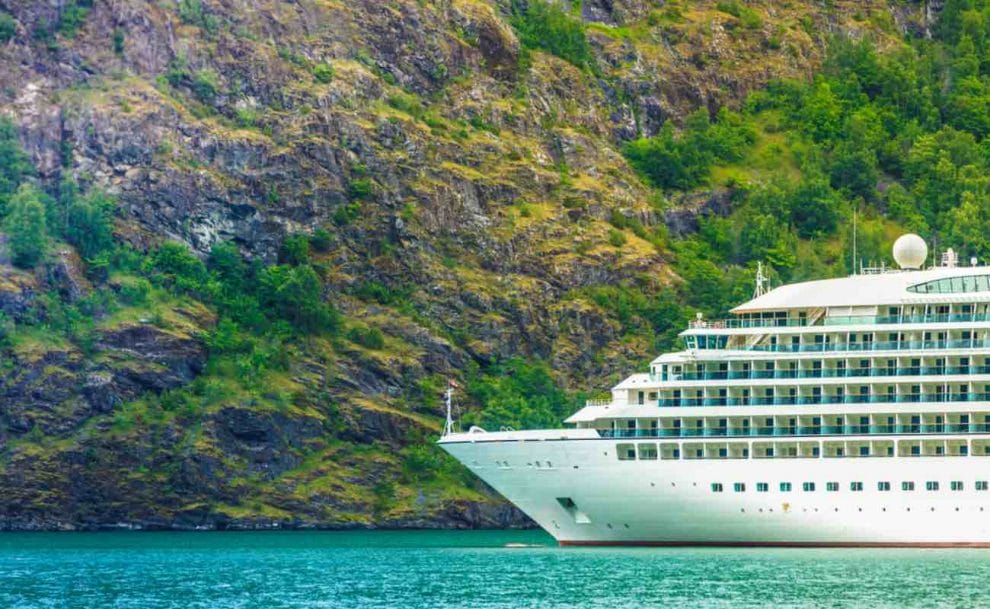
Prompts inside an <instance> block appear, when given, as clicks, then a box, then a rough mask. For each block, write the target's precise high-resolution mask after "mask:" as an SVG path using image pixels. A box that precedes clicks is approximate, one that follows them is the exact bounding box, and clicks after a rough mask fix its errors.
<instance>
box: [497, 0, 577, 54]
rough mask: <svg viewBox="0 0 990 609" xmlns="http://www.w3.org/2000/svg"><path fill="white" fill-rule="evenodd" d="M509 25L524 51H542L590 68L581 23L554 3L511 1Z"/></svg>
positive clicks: (528, 0)
mask: <svg viewBox="0 0 990 609" xmlns="http://www.w3.org/2000/svg"><path fill="white" fill-rule="evenodd" d="M511 23H512V27H514V28H515V30H516V33H517V35H518V36H519V42H520V43H522V45H523V46H524V47H525V48H527V49H538V50H541V51H546V52H547V53H550V54H552V55H556V56H557V57H560V58H561V59H563V60H565V61H569V62H571V63H572V64H574V65H575V66H577V67H579V68H582V69H594V67H595V58H594V55H593V54H592V52H591V46H590V45H589V44H588V39H587V37H586V36H585V34H584V23H582V22H581V20H580V19H578V18H576V17H573V16H571V15H569V14H567V13H566V12H564V10H563V9H561V8H560V6H559V5H558V4H557V3H553V2H548V1H546V0H527V1H526V2H522V1H520V0H512V19H511Z"/></svg>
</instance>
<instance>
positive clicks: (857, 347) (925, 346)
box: [720, 338, 990, 378]
mask: <svg viewBox="0 0 990 609" xmlns="http://www.w3.org/2000/svg"><path fill="white" fill-rule="evenodd" d="M987 348H990V340H981V339H965V338H961V339H952V340H905V341H882V340H868V341H863V342H855V343H853V342H846V343H813V344H804V345H801V344H791V343H778V344H770V345H753V346H751V347H742V346H739V347H723V348H721V349H720V350H727V351H753V352H759V353H847V352H854V353H863V352H872V351H919V350H940V349H987ZM757 372H764V371H757ZM730 378H731V377H730ZM757 378H760V377H757ZM766 378H772V377H766Z"/></svg>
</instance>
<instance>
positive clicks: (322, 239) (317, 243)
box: [309, 228, 333, 253]
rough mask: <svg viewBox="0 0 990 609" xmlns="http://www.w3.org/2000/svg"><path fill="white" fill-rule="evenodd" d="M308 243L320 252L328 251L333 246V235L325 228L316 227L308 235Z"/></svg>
mask: <svg viewBox="0 0 990 609" xmlns="http://www.w3.org/2000/svg"><path fill="white" fill-rule="evenodd" d="M309 245H310V246H311V247H312V248H313V249H314V250H316V251H318V252H320V253H326V252H329V251H330V248H331V247H332V246H333V235H331V234H330V231H328V230H327V229H325V228H318V229H316V230H315V231H313V234H312V236H310V238H309Z"/></svg>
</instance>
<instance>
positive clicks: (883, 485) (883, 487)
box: [877, 482, 890, 491]
mask: <svg viewBox="0 0 990 609" xmlns="http://www.w3.org/2000/svg"><path fill="white" fill-rule="evenodd" d="M877 490H878V491H889V490H890V483H889V482H877Z"/></svg>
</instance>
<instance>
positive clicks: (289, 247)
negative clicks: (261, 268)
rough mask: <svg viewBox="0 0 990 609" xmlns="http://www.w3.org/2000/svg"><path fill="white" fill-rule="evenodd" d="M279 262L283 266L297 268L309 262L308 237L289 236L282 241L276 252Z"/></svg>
mask: <svg viewBox="0 0 990 609" xmlns="http://www.w3.org/2000/svg"><path fill="white" fill-rule="evenodd" d="M278 257H279V260H280V261H281V262H283V263H285V264H291V265H293V266H298V265H300V264H306V263H307V262H309V237H307V236H306V235H289V236H287V237H286V238H285V239H284V240H283V241H282V247H281V248H279V252H278Z"/></svg>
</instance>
